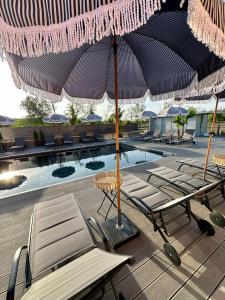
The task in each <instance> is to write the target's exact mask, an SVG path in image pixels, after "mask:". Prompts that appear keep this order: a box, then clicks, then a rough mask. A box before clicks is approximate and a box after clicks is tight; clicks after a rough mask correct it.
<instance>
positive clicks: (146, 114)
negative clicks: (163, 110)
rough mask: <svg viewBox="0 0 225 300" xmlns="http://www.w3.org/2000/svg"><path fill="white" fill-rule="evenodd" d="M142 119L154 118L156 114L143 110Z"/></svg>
mask: <svg viewBox="0 0 225 300" xmlns="http://www.w3.org/2000/svg"><path fill="white" fill-rule="evenodd" d="M142 117H143V118H156V117H157V114H156V113H154V112H153V111H150V110H145V111H143V113H142Z"/></svg>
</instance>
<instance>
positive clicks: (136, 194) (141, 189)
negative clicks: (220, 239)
mask: <svg viewBox="0 0 225 300" xmlns="http://www.w3.org/2000/svg"><path fill="white" fill-rule="evenodd" d="M121 192H122V194H123V195H124V196H125V197H126V200H125V201H126V202H127V200H128V202H127V203H128V204H129V203H130V202H131V203H132V204H133V205H132V206H135V207H136V208H137V209H138V210H139V211H140V212H142V213H143V214H144V215H145V216H146V218H147V219H148V220H149V221H150V222H151V223H152V224H153V228H154V231H158V232H159V234H160V235H161V237H162V238H163V240H164V242H165V244H164V250H165V254H166V255H167V257H168V258H169V259H170V261H171V262H172V263H173V264H175V265H177V266H179V265H180V264H181V259H180V257H179V255H178V253H177V251H176V249H175V248H174V247H173V246H172V245H171V244H170V243H169V242H168V239H167V237H166V235H167V236H170V235H171V234H174V233H175V232H176V231H178V230H179V229H180V227H179V228H177V229H176V230H175V231H173V232H172V233H171V232H169V231H168V224H170V223H171V221H175V220H177V219H178V218H180V217H181V216H182V215H183V214H185V215H187V216H188V223H189V222H190V221H191V217H193V219H194V220H195V221H196V223H197V225H198V227H199V229H200V230H201V232H203V233H207V235H210V236H212V235H214V234H215V230H214V228H213V226H212V225H211V224H210V223H209V222H208V221H206V220H203V219H199V218H198V217H197V216H196V215H195V214H194V213H193V212H192V211H191V206H190V200H191V199H192V197H193V196H194V194H193V193H190V194H189V195H186V196H183V197H180V198H177V199H173V198H172V197H170V196H169V195H168V194H166V193H165V192H162V191H160V190H159V189H158V188H156V187H154V186H153V185H151V184H150V183H148V182H146V181H144V180H142V179H140V178H138V177H136V176H134V175H132V174H129V175H127V176H124V177H123V183H122V185H121ZM177 206H179V207H181V210H182V212H181V213H180V214H179V215H177V216H176V217H174V216H173V217H172V218H170V220H168V219H167V220H166V218H165V216H164V214H165V213H166V212H168V211H170V210H171V209H172V208H174V207H177ZM186 224H187V223H186ZM186 224H185V225H186ZM185 225H183V226H185ZM183 226H182V227H183Z"/></svg>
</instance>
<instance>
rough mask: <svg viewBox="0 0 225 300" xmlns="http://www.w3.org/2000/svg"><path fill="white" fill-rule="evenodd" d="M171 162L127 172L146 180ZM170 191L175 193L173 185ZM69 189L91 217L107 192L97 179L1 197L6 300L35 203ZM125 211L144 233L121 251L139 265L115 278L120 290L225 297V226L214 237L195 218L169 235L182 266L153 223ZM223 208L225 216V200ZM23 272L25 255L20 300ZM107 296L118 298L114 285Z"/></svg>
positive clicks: (145, 295)
mask: <svg viewBox="0 0 225 300" xmlns="http://www.w3.org/2000/svg"><path fill="white" fill-rule="evenodd" d="M171 160H173V162H172V166H173V167H174V168H176V166H177V165H176V164H175V160H176V158H167V159H162V160H160V161H157V162H155V163H152V164H151V163H149V164H146V165H142V166H137V167H133V168H130V169H126V171H124V173H126V172H128V171H129V172H132V173H134V174H136V175H137V176H140V177H142V178H146V177H147V176H146V173H145V170H146V169H147V168H149V167H153V166H157V165H158V164H160V165H165V166H171ZM157 183H158V184H159V182H157ZM164 189H166V190H167V192H170V193H172V194H174V191H172V190H171V189H168V188H167V187H164ZM69 192H73V193H74V194H75V195H76V196H77V198H78V199H79V201H80V204H81V206H82V207H83V209H84V210H85V211H86V214H87V215H96V208H97V207H98V205H99V204H100V201H101V199H102V193H101V192H100V191H99V190H97V189H96V188H94V186H93V178H87V179H84V180H80V181H76V182H74V183H73V182H70V183H67V184H61V185H59V186H55V187H54V188H48V189H44V190H39V191H36V192H31V193H27V194H23V195H20V196H15V197H10V198H5V199H1V200H0V299H5V291H6V288H7V283H8V277H9V273H10V267H11V262H12V257H13V254H14V252H15V250H16V249H17V248H18V247H19V246H21V245H23V244H26V242H27V237H28V230H29V221H30V215H31V213H32V210H33V205H34V203H35V202H37V201H40V200H41V201H47V200H48V199H51V198H54V197H56V196H59V195H62V194H65V193H69ZM192 209H193V211H194V212H195V214H196V215H197V216H199V217H201V218H206V219H207V218H208V210H207V209H206V208H205V207H204V206H202V205H200V204H199V203H197V202H196V201H192ZM122 210H123V211H124V212H125V213H126V215H128V217H129V218H130V219H132V220H133V222H134V223H135V224H136V225H137V226H138V227H139V229H140V231H141V233H140V236H139V237H137V238H135V239H133V240H131V241H130V242H128V243H126V244H125V245H123V246H121V247H120V248H119V249H118V250H117V252H119V253H122V254H131V255H133V256H134V257H135V259H136V262H135V264H134V265H132V266H129V267H125V268H124V269H123V270H122V271H121V272H120V273H119V274H118V276H117V277H116V278H115V279H114V282H115V284H116V286H117V288H118V289H119V290H121V291H123V293H124V295H125V296H126V298H127V299H138V300H144V299H153V300H155V299H157V300H160V299H162V300H164V299H216V300H219V299H221V300H222V299H225V230H223V229H220V228H216V234H215V236H213V237H208V236H205V235H202V234H201V232H200V231H199V229H198V227H197V226H196V222H194V221H192V222H191V223H189V224H188V225H187V226H185V227H183V228H182V229H181V230H179V231H178V232H177V233H175V234H174V235H172V236H171V237H169V241H170V242H171V243H172V244H173V245H174V246H175V247H176V249H177V250H178V252H179V253H182V257H181V258H182V265H181V266H180V267H179V268H177V267H174V266H173V265H171V263H170V262H169V260H168V259H167V257H166V256H165V255H164V253H163V251H162V247H163V240H162V238H161V237H160V236H159V234H158V233H156V232H154V231H153V228H152V225H151V224H150V222H149V221H148V220H147V219H146V218H145V217H144V216H143V215H142V214H141V213H139V212H138V211H137V210H136V209H133V208H131V207H130V206H128V205H127V204H124V203H123V204H122ZM217 210H219V211H220V212H221V213H223V214H225V202H224V203H222V205H220V206H219V207H218V208H217ZM171 213H175V211H173V212H171ZM98 219H100V217H99V216H98ZM178 222H179V224H178ZM181 222H186V219H181V220H179V221H177V224H175V226H176V225H181ZM23 271H24V257H23V258H22V260H21V264H20V271H19V274H18V280H17V284H18V285H17V291H16V292H17V298H18V299H19V297H20V295H21V290H22V287H23V286H22V278H23ZM104 299H106V300H108V299H114V298H113V294H112V291H111V289H110V286H109V287H108V290H107V292H106V295H105V297H104Z"/></svg>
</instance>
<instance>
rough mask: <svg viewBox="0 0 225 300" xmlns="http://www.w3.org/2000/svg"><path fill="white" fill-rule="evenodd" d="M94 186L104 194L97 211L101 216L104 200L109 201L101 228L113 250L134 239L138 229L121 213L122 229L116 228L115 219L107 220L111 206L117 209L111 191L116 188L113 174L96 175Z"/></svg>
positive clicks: (115, 179) (115, 195) (114, 195)
mask: <svg viewBox="0 0 225 300" xmlns="http://www.w3.org/2000/svg"><path fill="white" fill-rule="evenodd" d="M120 184H122V178H120ZM95 186H96V187H97V188H99V189H100V190H101V191H102V192H103V194H104V198H103V200H102V202H101V205H100V207H99V208H98V210H97V212H98V213H99V214H100V215H102V214H101V212H100V211H101V209H102V206H103V203H104V202H105V200H106V199H108V200H109V201H110V206H109V208H108V210H107V212H106V215H102V216H103V217H104V221H103V222H102V223H101V227H102V229H103V231H104V232H105V234H106V236H107V237H108V239H109V243H110V245H111V247H112V248H114V249H115V248H117V247H119V246H120V245H122V244H124V243H125V242H127V241H128V240H130V239H132V238H134V237H136V236H137V235H138V234H139V229H138V228H137V227H136V226H135V225H134V224H133V223H132V222H131V221H130V220H129V219H128V217H127V216H126V215H125V214H123V213H122V214H121V220H122V224H123V226H122V228H117V226H116V225H117V223H118V222H117V217H112V218H110V219H108V215H109V212H110V210H111V208H112V206H114V207H115V208H117V205H116V204H115V200H116V198H117V194H116V193H115V194H113V190H115V189H116V188H117V177H116V173H115V172H106V173H100V174H97V175H96V176H95Z"/></svg>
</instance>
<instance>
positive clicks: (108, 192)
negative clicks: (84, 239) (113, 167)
mask: <svg viewBox="0 0 225 300" xmlns="http://www.w3.org/2000/svg"><path fill="white" fill-rule="evenodd" d="M94 180H95V186H96V187H97V188H99V189H100V190H101V191H102V192H103V194H104V198H103V200H102V202H101V204H100V206H99V208H98V210H97V213H98V214H100V215H101V216H103V217H104V218H105V221H106V219H107V217H108V214H109V212H110V210H111V208H112V206H114V207H115V208H117V206H116V204H115V199H116V194H113V190H115V189H117V177H116V172H105V173H100V174H97V175H96V176H95V178H94ZM121 184H122V177H120V185H121ZM106 199H108V200H109V201H110V206H109V208H108V210H107V212H106V214H105V215H104V214H102V213H101V209H102V206H103V204H104V202H105V200H106Z"/></svg>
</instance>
